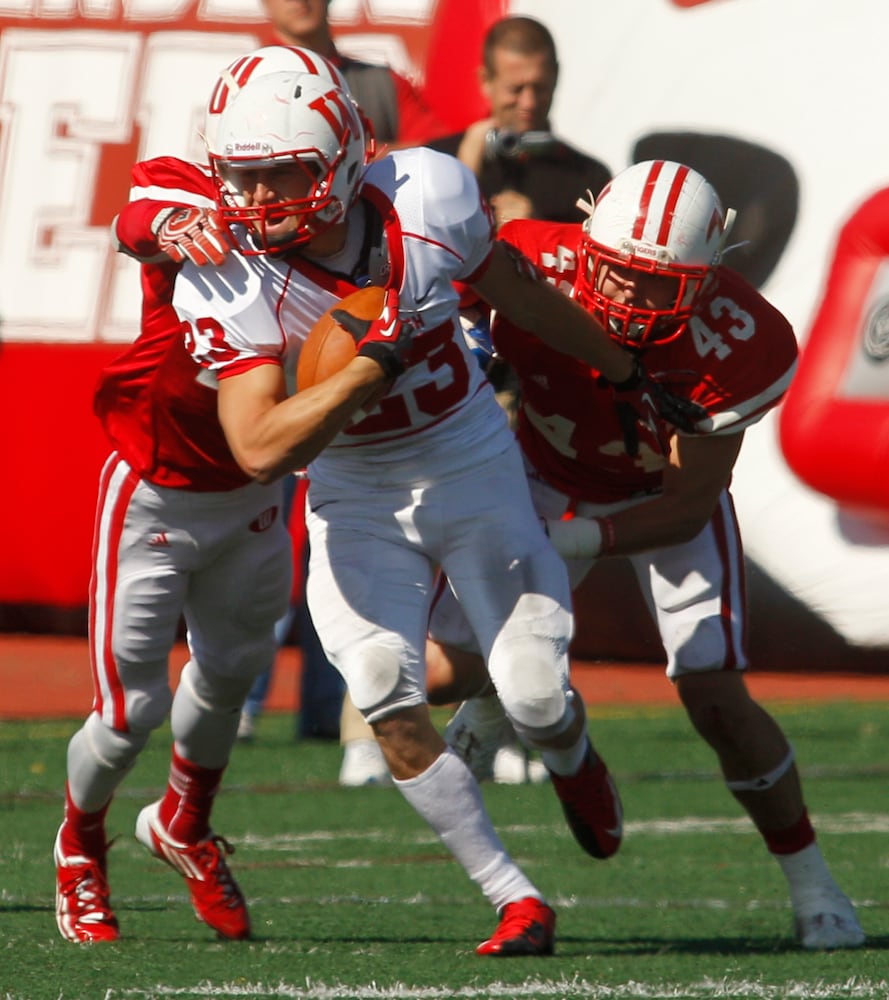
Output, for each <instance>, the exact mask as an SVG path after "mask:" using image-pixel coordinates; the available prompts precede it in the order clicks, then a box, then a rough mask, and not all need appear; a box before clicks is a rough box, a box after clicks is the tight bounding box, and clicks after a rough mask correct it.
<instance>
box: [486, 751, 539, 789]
mask: <svg viewBox="0 0 889 1000" xmlns="http://www.w3.org/2000/svg"><path fill="white" fill-rule="evenodd" d="M493 771H494V773H493V781H494V783H495V784H497V785H541V784H543V782H545V781H549V771H547V769H546V767H544V765H543V762H542V761H539V760H531V755H530V754H529V753H528V751H527V750H526V749H525V748H524V747H523V746H522V745H521V743H505V744H503V745H502V746H501V747H500V749H499V750H498V751H497V753H496V754H495V755H494V768H493Z"/></svg>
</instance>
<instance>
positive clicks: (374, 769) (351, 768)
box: [339, 739, 392, 788]
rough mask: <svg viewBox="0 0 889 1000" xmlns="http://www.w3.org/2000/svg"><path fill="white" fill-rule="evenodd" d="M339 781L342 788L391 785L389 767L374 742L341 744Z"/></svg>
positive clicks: (364, 741) (364, 740) (359, 741)
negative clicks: (341, 754) (341, 755)
mask: <svg viewBox="0 0 889 1000" xmlns="http://www.w3.org/2000/svg"><path fill="white" fill-rule="evenodd" d="M339 780H340V784H341V785H342V786H343V787H344V788H362V787H363V786H365V785H391V784H392V775H391V773H390V772H389V765H388V764H387V763H386V758H385V757H384V756H383V751H382V750H381V749H380V747H379V744H378V743H377V741H376V740H366V739H362V740H349V741H347V742H346V743H344V744H343V762H342V764H341V765H340V779H339Z"/></svg>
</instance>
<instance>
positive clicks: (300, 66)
mask: <svg viewBox="0 0 889 1000" xmlns="http://www.w3.org/2000/svg"><path fill="white" fill-rule="evenodd" d="M288 70H291V71H293V72H300V73H309V74H311V75H312V76H317V77H320V78H321V79H322V80H326V81H327V82H328V83H330V84H333V85H334V86H335V87H340V88H341V89H343V90H345V91H347V92H348V91H349V85H348V84H347V83H346V78H345V77H344V76H343V74H342V73H341V72H340V71H339V70H338V69H337V68H336V66H334V64H333V63H332V62H331V61H330V60H329V59H325V58H324V56H320V55H318V53H317V52H312V51H311V49H301V48H298V47H297V46H295V45H266V46H264V47H263V48H261V49H254V50H253V52H248V53H247V54H246V55H243V56H239V57H238V58H237V59H235V61H234V62H232V63H229V65H228V66H226V67H225V69H223V70H220V72H219V76H218V77H217V79H216V83H215V84H214V85H213V90H212V92H211V93H210V100H209V101H208V102H207V110H206V112H205V114H204V142H205V143H206V146H207V149H208V150H209V152H211V153H218V152H219V150H218V149H217V148H216V147H217V142H216V129H217V126H218V123H219V116H220V115H221V114H222V112H223V111H225V109H226V107H227V106H228V103H229V101H230V100H231V99H232V98H233V97H234V96H235V94H237V93H238V91H239V90H240V89H241V88H242V87H244V86H245V85H246V84H247V81H248V80H258V79H259V78H260V77H261V76H268V75H269V74H270V73H284V72H287V71H288Z"/></svg>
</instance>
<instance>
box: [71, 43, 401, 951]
mask: <svg viewBox="0 0 889 1000" xmlns="http://www.w3.org/2000/svg"><path fill="white" fill-rule="evenodd" d="M281 69H291V70H295V71H298V72H301V73H304V74H305V75H306V77H311V78H313V79H318V78H321V79H323V80H324V81H325V82H326V83H330V84H333V85H338V84H339V83H340V82H341V80H342V78H341V77H340V76H339V74H338V71H337V70H335V69H334V68H333V67H331V66H330V65H329V64H328V63H327V62H326V61H325V60H324V59H323V58H322V57H320V56H317V55H315V54H314V53H305V52H302V51H298V50H295V49H287V48H284V47H283V46H277V47H275V48H273V49H262V50H259V51H258V52H254V53H249V54H248V55H247V56H245V57H244V58H242V59H239V60H236V62H235V63H233V64H232V65H231V66H229V67H228V68H227V69H226V70H224V71H223V73H222V74H221V76H220V79H219V82H218V84H217V86H216V88H214V93H213V96H212V98H211V102H210V105H209V107H208V114H207V121H206V130H207V132H208V134H209V133H211V132H212V130H213V128H214V126H215V122H216V120H217V118H218V115H219V114H220V113H221V110H222V109H223V108H224V106H225V104H226V102H227V100H228V98H229V97H231V96H232V95H233V94H234V93H236V92H237V91H238V89H239V87H240V86H242V85H243V84H244V83H246V81H247V80H248V79H250V78H252V77H256V76H260V77H261V76H262V75H263V73H272V72H276V71H278V70H281ZM371 153H372V144H369V145H368V147H367V149H366V150H365V151H364V152H363V153H362V151H361V150H358V151H357V153H356V154H355V155H356V158H357V160H358V164H357V167H359V168H360V166H361V165H362V161H367V160H369V159H370V155H371ZM132 180H133V187H132V191H131V195H132V201H131V202H130V204H129V205H128V206H127V210H125V211H124V212H122V213H121V216H120V217H119V218H118V220H117V225H116V234H117V237H118V241H119V242H120V244H121V245H122V246H125V247H126V248H127V251H128V252H129V253H130V254H131V255H132V256H134V257H137V258H139V259H140V260H142V261H143V263H144V266H143V268H142V276H141V277H142V293H143V301H142V320H141V332H140V335H139V337H138V338H137V340H136V341H135V342H134V343H133V345H132V346H131V347H130V348H129V349H128V350H126V351H125V352H124V353H123V354H122V355H121V356H120V357H119V358H118V359H117V360H115V361H114V362H112V363H111V364H110V365H109V366H108V367H107V368H106V369H105V370H104V371H103V372H102V374H101V376H100V379H99V384H98V387H97V391H96V395H95V402H94V406H95V411H96V414H97V415H98V417H99V419H100V420H101V421H102V425H103V427H104V429H105V432H106V434H107V436H108V439H109V442H110V444H111V447H112V452H111V455H110V456H109V458H108V460H107V462H106V464H105V467H104V469H103V470H102V475H101V478H100V483H99V497H98V503H97V515H96V529H95V538H94V563H93V575H92V581H91V584H90V617H89V626H90V628H89V632H90V635H89V639H90V651H91V662H92V671H93V682H94V690H95V695H94V700H93V707H92V712H91V713H90V715H89V717H88V718H87V720H86V722H85V723H84V725H83V726H82V728H81V729H80V730H78V732H77V733H75V734H74V736H73V737H72V739H71V741H70V743H69V747H68V774H67V779H68V780H67V784H66V801H65V818H64V821H63V823H62V825H61V827H60V829H59V832H58V835H57V837H56V842H55V847H54V858H55V864H56V920H57V923H58V927H59V930H60V932H61V934H62V935H63V937H65V938H67V939H68V940H71V941H77V942H91V941H113V940H116V939H117V938H118V937H119V933H120V931H119V927H118V922H117V918H116V916H115V914H114V911H113V909H112V906H111V901H110V891H109V887H108V881H107V839H108V838H107V835H106V832H105V817H106V813H107V810H108V807H109V805H110V803H111V799H112V797H113V795H114V792H115V790H116V789H117V787H118V785H119V784H120V782H121V781H122V780H123V779H124V778H125V776H126V774H127V773H128V772H129V770H130V769H131V768H132V767H133V766H134V764H135V763H136V759H137V757H138V755H139V753H140V752H141V750H142V748H143V747H144V746H145V744H146V743H147V741H148V738H149V736H150V734H151V732H152V731H153V730H154V729H156V728H157V727H158V726H160V725H161V724H162V723H163V722H164V720H165V719H166V718H167V716H168V715H169V716H170V720H171V728H172V732H173V739H174V744H173V748H172V754H171V757H172V759H171V765H170V776H169V784H168V786H167V789H166V791H165V794H164V797H163V798H162V800H161V801H160V802H159V803H155V804H154V805H152V806H148V807H147V810H149V811H150V812H151V815H152V817H155V816H156V817H158V818H160V820H161V821H162V823H163V825H164V829H165V831H166V832H165V834H163V835H162V836H160V837H159V836H158V835H157V833H156V829H157V824H148V823H145V822H142V819H143V817H142V815H141V814H140V822H141V823H142V828H143V830H142V836H141V837H140V839H142V840H143V841H144V842H146V844H147V846H149V848H150V849H151V850H152V851H153V852H154V853H155V854H157V855H158V856H160V857H162V858H164V859H165V860H166V861H168V862H169V863H170V864H171V865H172V866H173V867H174V868H176V870H177V871H179V872H180V873H181V874H182V875H183V876H184V877H185V879H186V882H187V885H188V888H189V891H190V892H191V896H192V902H193V905H194V909H195V912H196V914H197V915H198V916H199V918H200V919H201V920H203V921H204V922H205V923H207V924H208V925H209V926H210V927H212V928H213V929H214V930H215V931H217V933H218V934H219V935H220V936H222V937H225V938H243V937H246V936H247V935H248V934H249V931H250V920H249V915H248V912H247V907H246V904H245V902H244V898H243V896H242V894H241V892H240V890H239V888H238V886H237V884H236V882H235V880H234V878H233V877H232V874H231V872H230V871H229V868H228V864H227V862H226V860H225V858H226V854H227V853H228V852H229V850H230V848H229V845H228V844H227V843H226V842H225V841H224V840H223V839H222V838H221V837H219V836H217V835H216V834H215V833H214V832H213V831H212V829H211V828H210V811H211V807H212V802H213V798H214V796H215V794H216V791H217V788H218V786H219V783H220V781H221V778H222V774H223V771H224V769H225V766H226V764H227V762H228V759H229V754H230V753H231V749H232V745H233V743H234V739H235V733H236V730H237V726H238V720H239V714H240V708H241V705H242V703H243V701H244V697H245V696H246V694H247V691H248V690H249V688H250V685H251V683H252V681H253V679H254V677H255V676H256V675H257V674H258V673H260V672H261V671H262V670H264V669H266V668H267V667H268V665H269V664H270V663H271V662H272V660H273V658H274V655H275V652H276V649H277V644H276V641H275V636H274V625H275V622H276V621H277V620H278V619H279V618H280V617H281V615H282V614H283V613H284V611H285V610H286V608H287V604H288V602H289V597H290V580H291V565H290V543H289V540H288V535H287V528H286V525H284V524H283V521H282V517H281V515H280V511H281V499H282V498H281V484H280V482H278V483H274V484H272V485H263V484H262V483H259V482H257V481H254V480H253V479H252V478H251V477H250V476H249V475H247V474H246V473H245V472H244V470H243V469H242V468H241V467H240V466H239V465H238V463H237V462H236V461H235V459H234V458H233V456H232V453H231V451H230V449H229V446H228V444H227V442H226V438H225V435H224V433H223V431H222V428H221V426H220V424H219V419H218V415H217V396H218V393H217V391H216V388H215V386H214V385H213V381H212V379H209V378H207V377H202V376H201V374H200V369H198V368H197V367H196V366H195V363H194V361H193V360H192V359H191V357H190V356H189V354H188V352H187V351H186V348H185V341H184V338H183V335H182V332H181V326H180V321H179V318H178V316H177V315H176V312H175V310H174V308H173V305H172V300H173V289H174V286H175V282H176V279H177V276H178V275H179V273H180V270H181V266H182V263H183V262H184V261H186V260H187V261H190V262H191V263H194V264H198V265H212V264H214V263H221V262H222V261H223V260H224V258H225V257H226V255H227V254H228V253H229V251H230V250H231V240H230V238H229V235H228V233H227V231H226V229H225V227H224V226H223V225H222V224H221V222H220V220H219V217H218V215H217V214H216V188H215V186H214V184H213V181H212V178H211V175H210V172H209V170H208V169H207V168H206V167H201V166H199V165H197V164H189V163H183V162H182V161H180V160H174V159H172V158H167V159H161V160H157V161H154V162H153V163H152V164H151V165H150V167H149V166H147V165H141V164H137V165H136V167H135V168H134V170H133V173H132ZM159 191H163V192H164V193H165V195H166V196H167V197H166V202H165V204H163V205H159V204H158V202H157V201H156V200H153V197H155V196H156V195H157V192H159ZM171 192H175V194H172V195H171ZM371 381H373V380H371ZM378 381H380V382H385V377H384V376H383V374H382V372H380V374H379V377H378ZM365 396H366V391H365V392H364V393H363V395H359V397H358V398H356V399H354V400H353V401H352V402H351V403H350V404H349V408H344V409H343V413H342V415H341V416H340V417H339V418H338V419H339V420H340V421H341V422H346V421H347V420H348V419H349V413H350V412H354V411H355V410H357V409H358V408H359V407H360V405H361V404H362V402H363V401H364V397H365ZM245 579H249V580H250V581H251V586H250V587H245V586H244V585H243V581H244V580H245ZM182 615H184V616H185V621H186V624H187V627H188V644H189V653H190V659H189V662H188V663H187V664H186V666H185V667H184V669H183V671H182V674H181V677H180V682H179V686H178V688H177V690H176V694H175V697H174V696H173V695H172V693H171V691H170V688H169V683H168V660H169V655H170V651H171V649H172V646H173V642H174V640H175V638H176V633H177V628H178V625H179V620H180V616H182ZM143 813H146V810H143Z"/></svg>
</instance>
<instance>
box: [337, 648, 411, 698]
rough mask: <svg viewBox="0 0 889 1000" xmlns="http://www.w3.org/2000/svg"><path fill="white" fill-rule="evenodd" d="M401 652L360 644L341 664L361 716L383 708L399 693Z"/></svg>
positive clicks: (402, 655)
mask: <svg viewBox="0 0 889 1000" xmlns="http://www.w3.org/2000/svg"><path fill="white" fill-rule="evenodd" d="M403 661H404V653H403V651H402V650H401V649H400V648H398V649H396V648H394V647H393V646H392V645H391V644H389V645H387V644H386V643H385V642H381V641H380V637H379V636H375V637H374V641H372V642H366V643H359V644H358V646H357V648H353V649H350V650H349V652H348V653H347V655H346V657H345V661H344V663H343V670H342V673H343V676H344V677H345V678H346V682H347V684H348V686H349V694H350V696H351V698H352V702H353V703H354V705H355V707H356V708H357V709H358V710H359V711H360V712H361V713H362V714H363V715H365V714H366V713H368V712H370V711H372V710H374V709H377V708H382V707H385V705H386V703H387V702H388V701H390V700H392V696H393V695H394V694H395V693H396V691H398V690H399V687H400V681H401V679H402V666H403Z"/></svg>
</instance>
